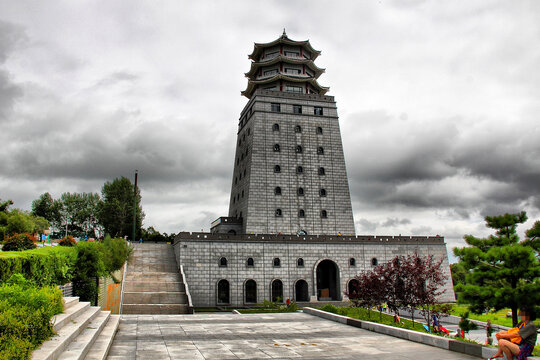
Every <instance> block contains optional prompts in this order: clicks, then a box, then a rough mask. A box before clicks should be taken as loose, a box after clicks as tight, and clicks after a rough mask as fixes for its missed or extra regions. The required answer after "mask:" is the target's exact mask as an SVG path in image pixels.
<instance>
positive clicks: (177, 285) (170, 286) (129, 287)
mask: <svg viewBox="0 0 540 360" xmlns="http://www.w3.org/2000/svg"><path fill="white" fill-rule="evenodd" d="M137 291H155V292H163V291H173V292H175V291H178V292H185V291H186V286H185V285H184V283H182V282H176V281H175V282H155V281H127V280H126V281H125V282H124V292H125V293H126V292H137Z"/></svg>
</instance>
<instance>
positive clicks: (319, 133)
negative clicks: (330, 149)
mask: <svg viewBox="0 0 540 360" xmlns="http://www.w3.org/2000/svg"><path fill="white" fill-rule="evenodd" d="M322 133H323V131H322V127H320V126H317V135H322Z"/></svg>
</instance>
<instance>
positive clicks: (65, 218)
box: [60, 192, 101, 237]
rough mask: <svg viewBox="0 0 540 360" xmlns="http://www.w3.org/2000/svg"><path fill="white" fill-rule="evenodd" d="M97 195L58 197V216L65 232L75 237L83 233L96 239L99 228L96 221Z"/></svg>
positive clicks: (63, 195) (72, 194)
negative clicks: (59, 215)
mask: <svg viewBox="0 0 540 360" xmlns="http://www.w3.org/2000/svg"><path fill="white" fill-rule="evenodd" d="M100 202H101V200H100V198H99V194H96V193H69V192H66V193H63V194H62V196H61V197H60V203H61V207H60V214H61V219H62V223H63V226H65V227H66V229H67V232H68V233H70V234H74V235H76V236H78V235H81V233H84V234H86V235H90V236H91V237H98V234H99V233H100V231H101V226H100V224H99V221H98V209H99V206H100Z"/></svg>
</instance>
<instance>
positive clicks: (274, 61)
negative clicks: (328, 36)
mask: <svg viewBox="0 0 540 360" xmlns="http://www.w3.org/2000/svg"><path fill="white" fill-rule="evenodd" d="M279 62H284V63H289V64H300V65H307V66H308V67H309V68H310V69H311V70H313V72H314V73H315V78H318V77H319V76H321V74H322V73H324V71H325V69H322V68H320V67H318V66H317V65H315V63H314V62H313V60H310V59H305V58H291V57H287V56H283V55H278V56H276V57H274V58H272V59H270V60H267V61H253V62H252V63H251V68H250V69H249V71H248V72H247V73H245V75H246V77H249V78H250V77H252V76H254V75H255V74H256V73H257V70H258V69H259V68H260V67H262V66H269V65H274V64H277V63H279Z"/></svg>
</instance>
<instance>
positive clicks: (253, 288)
mask: <svg viewBox="0 0 540 360" xmlns="http://www.w3.org/2000/svg"><path fill="white" fill-rule="evenodd" d="M244 292H245V294H246V303H247V304H254V303H256V302H257V283H256V282H255V280H248V281H246V283H245V284H244Z"/></svg>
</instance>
